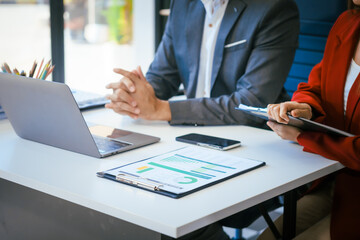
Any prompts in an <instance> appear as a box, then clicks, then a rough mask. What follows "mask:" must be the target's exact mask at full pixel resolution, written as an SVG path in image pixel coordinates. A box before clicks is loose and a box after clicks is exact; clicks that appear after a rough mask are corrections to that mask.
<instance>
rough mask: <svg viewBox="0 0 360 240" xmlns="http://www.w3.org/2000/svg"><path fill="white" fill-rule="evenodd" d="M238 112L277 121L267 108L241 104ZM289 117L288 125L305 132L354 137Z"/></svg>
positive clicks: (319, 124)
mask: <svg viewBox="0 0 360 240" xmlns="http://www.w3.org/2000/svg"><path fill="white" fill-rule="evenodd" d="M235 109H237V110H241V111H243V112H246V113H248V114H251V115H254V116H257V117H259V118H262V119H265V120H270V121H275V120H273V119H269V116H268V114H267V108H257V107H250V106H247V105H244V104H240V105H239V106H238V107H237V108H235ZM288 116H289V123H288V125H291V126H294V127H297V128H300V129H302V130H305V131H316V132H325V133H329V134H334V135H338V136H345V137H353V136H354V135H353V134H351V133H348V132H345V131H342V130H340V129H337V128H333V127H330V126H327V125H324V124H321V123H318V122H314V121H311V120H309V119H306V118H301V117H300V118H297V117H293V116H291V115H290V114H288Z"/></svg>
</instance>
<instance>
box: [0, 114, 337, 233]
mask: <svg viewBox="0 0 360 240" xmlns="http://www.w3.org/2000/svg"><path fill="white" fill-rule="evenodd" d="M84 116H85V118H86V119H87V121H88V122H92V123H101V124H104V125H109V126H113V127H117V128H122V129H126V130H132V131H137V132H141V133H145V134H150V135H155V136H158V137H161V141H160V142H159V143H156V144H153V145H149V146H146V147H142V148H139V149H135V150H131V151H129V152H125V153H121V154H118V155H115V156H112V157H108V158H105V159H96V158H92V157H88V156H85V155H81V154H76V153H72V152H69V151H65V150H61V149H57V148H54V147H50V146H46V145H43V144H39V143H35V142H31V141H27V140H23V139H21V138H19V137H18V136H17V135H16V134H15V133H14V131H13V129H12V128H11V125H10V124H9V122H8V120H3V121H0V146H1V151H0V179H3V180H2V181H4V180H5V183H9V182H11V183H16V184H19V185H21V186H24V187H25V189H33V190H37V191H35V192H38V191H39V192H38V193H42V194H44V195H46V196H48V195H49V196H51V197H56V198H54V199H55V200H56V199H59V201H60V200H65V202H69V203H71V204H75V206H82V207H85V209H90V210H94V211H95V212H99V213H102V214H105V216H111V217H113V218H111V219H112V220H111V221H115V220H119V221H121V222H125V223H127V224H129V226H131V227H134V229H135V230H133V233H132V234H137V231H138V232H139V233H140V232H141V231H145V233H144V234H145V235H147V236H150V235H151V234H153V235H152V236H153V239H161V235H162V234H163V235H168V236H171V237H179V236H183V235H184V234H186V233H189V232H191V231H193V230H196V229H198V228H201V227H203V226H205V225H208V224H210V223H213V222H216V221H217V220H220V219H222V218H225V217H227V216H230V215H232V214H234V213H236V212H238V211H241V210H243V209H246V208H248V207H251V206H254V205H255V204H258V203H260V202H263V201H264V200H267V199H269V198H272V197H274V196H277V195H280V194H283V193H285V192H287V191H290V190H292V189H294V188H296V187H298V186H301V185H303V184H306V183H308V182H310V181H313V180H315V179H317V178H319V177H322V176H325V175H327V174H330V173H332V172H335V171H337V170H339V169H341V168H342V167H343V166H342V165H341V164H340V163H338V162H335V161H331V160H328V159H325V158H323V157H320V156H317V155H314V154H310V153H305V152H303V151H302V147H300V146H299V145H297V144H293V143H290V142H288V141H284V140H281V139H280V138H279V137H278V136H277V135H276V134H275V133H273V132H271V131H266V130H261V129H257V128H251V127H246V126H216V127H213V126H212V127H192V126H178V127H176V126H169V125H168V123H166V122H147V121H143V120H132V119H130V118H128V117H121V116H120V115H117V114H115V113H113V112H112V111H110V110H104V109H102V110H93V111H88V112H85V113H84ZM190 132H196V133H202V134H208V135H214V136H219V137H227V138H232V139H237V140H240V141H241V142H242V146H241V147H240V148H237V149H233V150H229V151H227V153H229V154H233V155H237V156H241V157H247V158H252V159H257V160H262V161H265V162H266V166H264V167H261V168H259V169H256V170H253V171H251V172H248V173H246V174H243V175H240V176H238V177H235V178H232V179H230V180H227V181H225V182H222V183H219V184H216V185H214V186H211V187H208V188H205V189H203V190H200V191H198V192H195V193H192V194H190V195H188V196H185V197H183V198H180V199H172V198H169V197H166V196H162V195H159V194H155V193H152V192H148V191H145V190H141V189H138V188H135V187H131V186H127V185H124V184H120V183H116V182H113V181H109V180H106V179H102V178H98V177H96V172H98V171H102V170H107V169H110V168H114V167H117V166H120V165H123V164H126V163H129V162H132V161H137V160H141V159H143V158H147V157H150V156H153V155H156V154H160V153H164V152H167V151H170V150H173V149H177V148H180V147H183V146H186V144H184V143H180V142H176V141H175V137H176V136H179V135H182V134H186V133H190ZM5 185H6V184H5ZM10 194H11V193H9V192H4V190H3V189H1V188H0V200H1V196H3V197H4V196H8V195H10ZM9 201H10V200H9ZM26 201H27V200H26V199H23V202H24V204H25V202H26ZM44 204H45V203H44ZM60 205H61V204H60ZM55 206H56V205H55ZM10 207H11V206H10ZM0 210H1V208H0ZM3 210H4V207H3ZM5 210H6V209H5ZM45 211H47V210H45ZM5 212H6V211H5ZM74 214H75V213H74ZM5 215H6V214H5ZM69 215H71V213H67V218H66V219H69ZM72 217H74V218H76V216H72ZM56 218H57V216H54V217H53V219H56ZM70 219H71V217H70ZM114 219H115V220H114ZM0 220H1V211H0ZM5 220H6V219H5ZM11 221H18V220H16V219H15V220H10V222H9V223H8V224H9V225H10V226H11V224H12V222H11ZM34 221H36V219H35V220H34ZM39 221H40V220H39ZM109 221H110V220H109ZM49 224H50V223H49ZM131 227H129V228H131ZM136 227H139V230H136V229H137V228H136ZM103 228H104V229H103V230H104V232H106V226H105V227H103ZM25 229H26V228H25ZM10 230H11V229H10ZM10 230H9V229H6V230H4V229H1V226H0V236H1V231H10ZM124 230H126V229H124ZM26 231H27V232H28V233H27V234H30V233H31V229H30V230H29V229H27V230H26ZM89 231H90V232H91V230H89ZM147 231H148V232H147ZM3 234H4V233H3ZM104 234H105V233H104ZM5 236H6V235H5ZM35 236H36V234H35ZM47 236H48V235H47ZM132 236H135V235H132ZM0 238H1V237H0ZM49 239H53V238H51V237H50V238H49ZM118 239H122V238H121V236H119V238H118ZM124 239H126V238H124ZM138 239H140V237H139V238H138ZM141 239H143V237H142V238H141ZM149 239H150V238H149Z"/></svg>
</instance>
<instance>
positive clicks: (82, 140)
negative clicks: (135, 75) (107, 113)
mask: <svg viewBox="0 0 360 240" xmlns="http://www.w3.org/2000/svg"><path fill="white" fill-rule="evenodd" d="M0 105H1V106H2V107H3V109H4V110H5V113H6V116H7V117H8V119H9V121H10V123H11V125H12V126H13V128H14V130H15V132H16V134H17V135H18V136H19V137H21V138H24V139H28V140H32V141H35V142H39V143H43V144H47V145H50V146H54V147H58V148H62V149H66V150H69V151H73V152H77V153H82V154H86V155H89V156H93V157H98V158H101V157H106V156H110V155H113V154H116V153H120V152H124V151H127V150H130V149H134V148H138V147H141V146H145V145H148V144H151V143H155V142H158V141H160V138H158V137H153V136H149V135H145V134H140V133H135V132H131V131H124V130H120V129H115V128H111V127H106V126H101V125H95V126H91V127H90V128H89V127H88V125H87V124H86V122H85V120H84V118H83V116H82V114H81V112H80V110H79V107H78V105H77V103H76V101H75V99H74V97H73V95H72V93H71V90H70V88H69V87H68V86H67V85H66V84H63V83H56V82H49V81H44V80H39V79H33V78H27V77H22V76H18V75H11V74H7V73H0Z"/></svg>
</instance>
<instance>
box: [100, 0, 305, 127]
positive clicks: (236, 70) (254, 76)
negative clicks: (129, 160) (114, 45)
mask: <svg viewBox="0 0 360 240" xmlns="http://www.w3.org/2000/svg"><path fill="white" fill-rule="evenodd" d="M298 18H299V16H298V11H297V6H296V4H295V3H294V2H293V0H203V1H201V0H174V1H172V3H171V8H170V16H169V19H168V22H167V25H166V29H165V33H164V35H163V38H162V41H161V43H160V46H159V48H158V50H157V52H156V55H155V59H154V61H153V63H152V64H151V66H150V68H149V71H148V72H147V74H146V78H145V77H144V76H143V75H142V73H141V70H140V69H139V68H138V69H136V70H133V71H132V72H128V71H125V70H123V69H115V70H114V71H115V72H117V73H119V74H122V75H123V76H124V77H123V78H122V79H121V80H120V81H119V82H117V83H111V84H109V85H108V86H107V87H108V88H111V89H113V90H114V91H113V94H110V95H108V98H109V99H111V100H112V101H111V103H110V104H107V105H106V107H107V108H112V109H113V110H114V111H115V112H118V113H120V114H125V115H129V116H130V117H133V118H139V117H140V118H143V119H148V120H166V121H169V123H170V124H191V125H222V124H249V125H256V124H258V123H259V122H260V121H259V122H255V121H257V119H254V118H251V117H249V116H247V114H245V113H242V112H241V111H238V110H235V107H236V106H238V105H239V104H240V103H242V104H246V105H251V106H258V107H264V106H266V105H267V104H269V103H276V102H282V101H284V100H287V99H288V95H287V94H286V92H285V90H284V88H283V84H284V82H285V80H286V77H287V75H288V72H289V69H290V67H291V64H292V61H293V58H294V54H295V49H296V47H297V38H298V33H299V22H298V21H299V19H298ZM181 84H183V86H184V90H185V94H186V97H187V99H186V100H181V101H168V99H169V98H171V97H172V96H174V95H176V94H177V93H178V90H179V86H180V85H181Z"/></svg>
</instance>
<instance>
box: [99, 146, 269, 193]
mask: <svg viewBox="0 0 360 240" xmlns="http://www.w3.org/2000/svg"><path fill="white" fill-rule="evenodd" d="M263 165H265V162H262V161H257V160H252V159H247V158H241V157H237V156H233V155H231V154H228V153H223V152H219V151H216V150H211V149H207V150H204V149H202V148H199V147H184V148H181V149H178V150H175V151H171V152H168V153H164V154H161V155H158V156H154V157H151V158H147V159H144V160H141V161H137V162H134V163H130V164H127V165H124V166H120V167H117V168H114V169H110V170H107V171H103V172H98V173H97V176H98V177H103V178H107V179H110V180H114V181H117V182H120V183H125V184H128V185H131V186H135V187H138V188H142V189H145V190H149V191H152V192H154V193H158V194H162V195H165V196H169V197H172V198H180V197H183V196H185V195H188V194H190V193H192V192H195V191H198V190H200V189H203V188H205V187H208V186H211V185H213V184H216V183H218V182H221V181H224V180H227V179H229V178H232V177H235V176H238V175H240V174H243V173H245V172H248V171H250V170H253V169H255V168H258V167H260V166H263Z"/></svg>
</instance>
